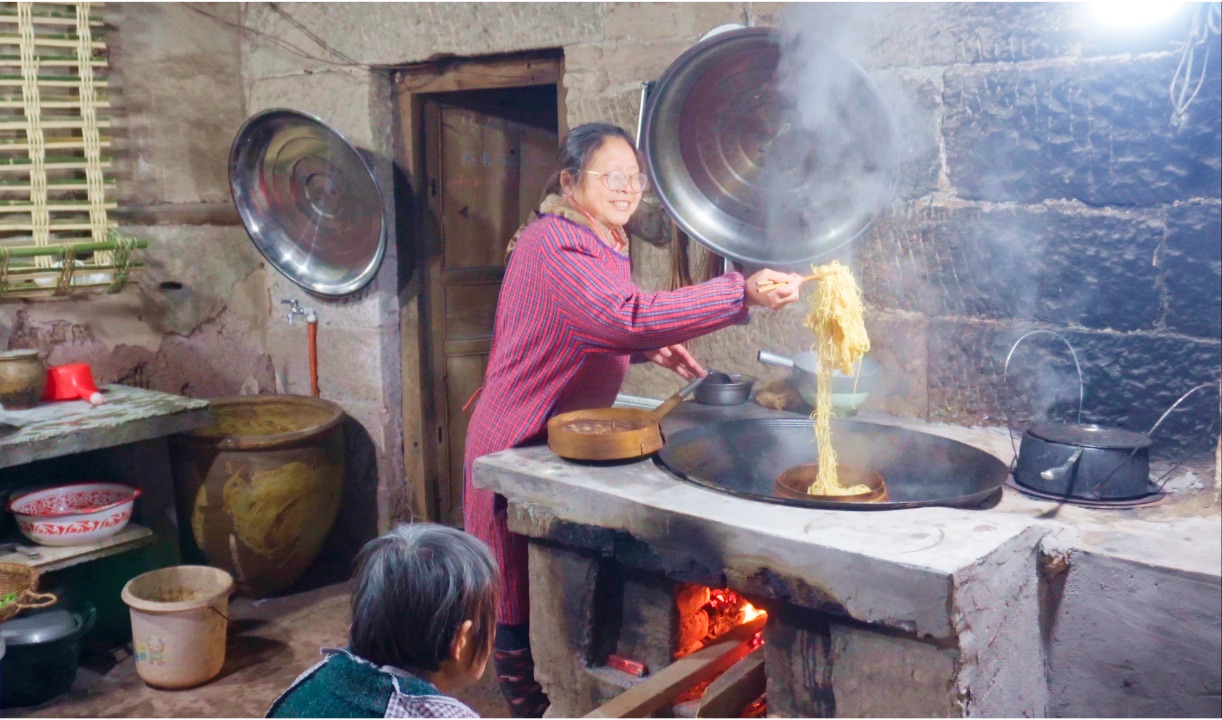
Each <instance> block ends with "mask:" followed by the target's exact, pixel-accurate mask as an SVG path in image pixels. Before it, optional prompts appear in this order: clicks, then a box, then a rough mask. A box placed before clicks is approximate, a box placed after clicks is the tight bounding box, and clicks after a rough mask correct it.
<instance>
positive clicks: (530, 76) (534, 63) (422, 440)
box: [391, 49, 568, 521]
mask: <svg viewBox="0 0 1222 720" xmlns="http://www.w3.org/2000/svg"><path fill="white" fill-rule="evenodd" d="M563 79H564V54H563V51H562V50H560V49H552V50H539V51H531V52H525V53H515V54H511V55H495V56H482V57H471V58H446V59H443V60H438V61H436V62H428V63H420V64H417V65H412V66H409V67H403V68H397V69H395V70H394V71H393V73H392V76H391V81H392V93H393V103H394V112H393V115H394V121H395V126H396V127H395V131H396V132H395V138H394V139H395V161H396V163H397V164H398V165H399V167H400V169H401V170H402V171H403V173H404V174H405V175H406V176H407V181H408V186H409V190H410V193H411V213H412V217H411V218H410V219H405V220H404V221H405V222H406V224H407V225H408V227H410V228H411V241H410V243H409V244H410V246H411V252H412V253H413V254H414V257H415V258H417V262H416V263H415V270H414V276H413V277H412V278H411V279H410V281H409V282H408V283H407V285H406V287H405V288H404V292H403V293H402V295H401V296H400V303H399V307H400V313H401V317H400V330H401V331H402V333H401V336H400V337H401V340H400V343H401V345H403V346H405V347H403V353H402V355H403V362H402V372H401V376H400V381H401V382H402V390H403V392H402V398H403V406H402V413H403V415H402V417H403V452H404V469H405V471H406V472H407V473H409V478H408V482H409V483H410V485H411V507H410V513H411V516H412V518H413V519H416V520H431V521H440V520H444V518H443V517H442V513H441V506H440V503H441V497H440V492H439V491H440V483H441V482H442V480H443V479H442V478H441V477H440V474H439V472H438V468H439V466H440V459H441V458H444V457H447V456H448V452H449V447H448V442H449V439H448V434H447V433H446V432H445V430H446V427H447V425H448V422H449V420H448V418H447V417H446V416H445V415H446V403H445V399H446V388H445V386H444V383H439V384H436V385H435V384H434V383H432V382H431V380H432V378H433V376H434V372H435V369H436V367H437V362H438V353H440V352H441V347H440V346H441V344H442V342H443V340H442V339H440V338H434V337H432V332H431V330H432V328H433V327H434V325H435V321H434V319H433V318H434V315H435V314H436V312H437V311H438V308H437V307H436V298H434V296H433V294H432V292H431V291H430V287H429V286H430V282H429V279H430V277H432V275H433V270H434V268H435V266H436V265H437V264H438V263H439V262H440V260H441V255H440V252H439V251H440V243H441V237H440V233H439V231H438V228H437V227H436V225H435V223H434V216H433V213H432V212H431V209H430V202H429V192H428V188H426V187H425V180H424V179H425V178H426V177H428V173H427V172H426V167H425V162H426V155H425V147H426V138H425V137H424V128H425V123H424V105H425V100H426V98H428V97H429V96H436V95H442V94H444V93H449V92H460V91H469V90H498V89H507V88H516V87H530V86H537V85H554V86H555V87H556V105H557V114H558V117H557V128H558V133H559V135H560V137H563V136H564V135H565V134H566V133H567V132H568V121H567V114H568V113H567V110H566V107H565V92H564V84H563ZM413 326H414V327H413ZM413 329H414V330H415V332H414V333H413V332H412V331H413ZM413 334H414V335H415V339H416V350H417V352H414V353H413V352H410V351H409V349H408V348H407V347H406V345H407V344H408V342H410V337H411V336H412V335H413ZM447 482H448V480H447Z"/></svg>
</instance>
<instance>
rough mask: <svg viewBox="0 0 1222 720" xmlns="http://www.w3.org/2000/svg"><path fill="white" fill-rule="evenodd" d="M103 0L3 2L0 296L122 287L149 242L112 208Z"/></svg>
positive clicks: (0, 42) (0, 33) (65, 293)
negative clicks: (122, 227)
mask: <svg viewBox="0 0 1222 720" xmlns="http://www.w3.org/2000/svg"><path fill="white" fill-rule="evenodd" d="M98 5H99V3H92V4H91V3H87V2H80V3H43V2H38V3H31V2H0V300H3V299H8V298H37V297H56V296H68V295H78V294H82V293H89V292H112V293H113V292H118V291H119V290H121V289H123V287H124V285H125V284H126V283H127V281H128V279H129V277H130V274H131V272H132V271H133V270H134V269H135V268H136V267H138V266H139V264H140V263H139V262H138V261H137V257H136V255H137V251H138V250H139V249H141V248H143V247H145V246H146V245H147V242H146V241H144V240H137V239H135V238H129V237H124V236H123V235H121V234H120V233H119V232H118V229H117V228H116V227H115V226H114V225H113V224H111V223H110V222H109V220H108V219H107V211H108V210H111V209H113V208H114V207H115V203H114V202H113V200H110V199H108V198H107V193H108V192H109V193H110V194H111V195H113V189H114V184H113V181H112V180H110V179H108V178H107V171H108V170H110V168H111V164H112V157H113V155H112V150H113V147H112V146H113V138H114V134H113V133H112V118H111V113H110V109H111V103H110V97H111V95H112V92H111V90H112V88H111V83H110V78H109V75H110V73H109V61H108V53H107V48H106V40H105V32H104V31H105V25H104V23H103V22H102V20H101V17H100V15H99V14H98Z"/></svg>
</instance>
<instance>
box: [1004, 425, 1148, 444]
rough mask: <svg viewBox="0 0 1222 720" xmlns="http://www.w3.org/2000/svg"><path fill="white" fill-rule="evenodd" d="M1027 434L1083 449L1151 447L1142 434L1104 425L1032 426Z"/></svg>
mask: <svg viewBox="0 0 1222 720" xmlns="http://www.w3.org/2000/svg"><path fill="white" fill-rule="evenodd" d="M1027 432H1029V433H1031V434H1032V435H1033V436H1035V437H1037V438H1039V439H1040V440H1047V441H1048V442H1054V443H1060V444H1062V445H1080V446H1082V447H1090V448H1100V449H1102V450H1132V449H1133V448H1136V447H1149V446H1150V441H1149V440H1148V439H1147V438H1146V437H1145V436H1144V435H1142V434H1141V433H1135V432H1130V431H1128V430H1121V429H1120V428H1111V427H1104V426H1102V425H1089V424H1081V425H1077V424H1073V423H1039V424H1038V425H1032V426H1031V427H1030V428H1028V429H1027Z"/></svg>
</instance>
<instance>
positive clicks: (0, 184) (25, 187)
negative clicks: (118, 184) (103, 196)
mask: <svg viewBox="0 0 1222 720" xmlns="http://www.w3.org/2000/svg"><path fill="white" fill-rule="evenodd" d="M106 187H108V188H113V187H115V182H114V180H108V181H107V182H106ZM88 189H89V186H88V185H87V184H85V182H84V181H83V180H82V181H81V182H75V183H73V182H60V183H54V182H48V183H47V190H57V191H67V190H88ZM0 192H20V193H26V194H29V192H30V184H29V183H28V182H11V181H0Z"/></svg>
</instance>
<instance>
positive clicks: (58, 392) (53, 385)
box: [42, 363, 106, 405]
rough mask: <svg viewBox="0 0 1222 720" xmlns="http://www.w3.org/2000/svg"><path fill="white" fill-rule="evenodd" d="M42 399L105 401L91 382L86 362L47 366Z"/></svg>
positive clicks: (91, 402) (90, 402)
mask: <svg viewBox="0 0 1222 720" xmlns="http://www.w3.org/2000/svg"><path fill="white" fill-rule="evenodd" d="M42 399H43V400H46V401H54V400H85V401H86V402H88V403H89V404H90V405H101V404H102V403H104V402H106V398H104V397H102V393H100V392H98V387H97V385H94V384H93V371H92V370H90V369H89V365H88V364H87V363H68V364H66V365H54V366H52V367H49V368H47V388H46V389H45V390H43V392H42Z"/></svg>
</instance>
